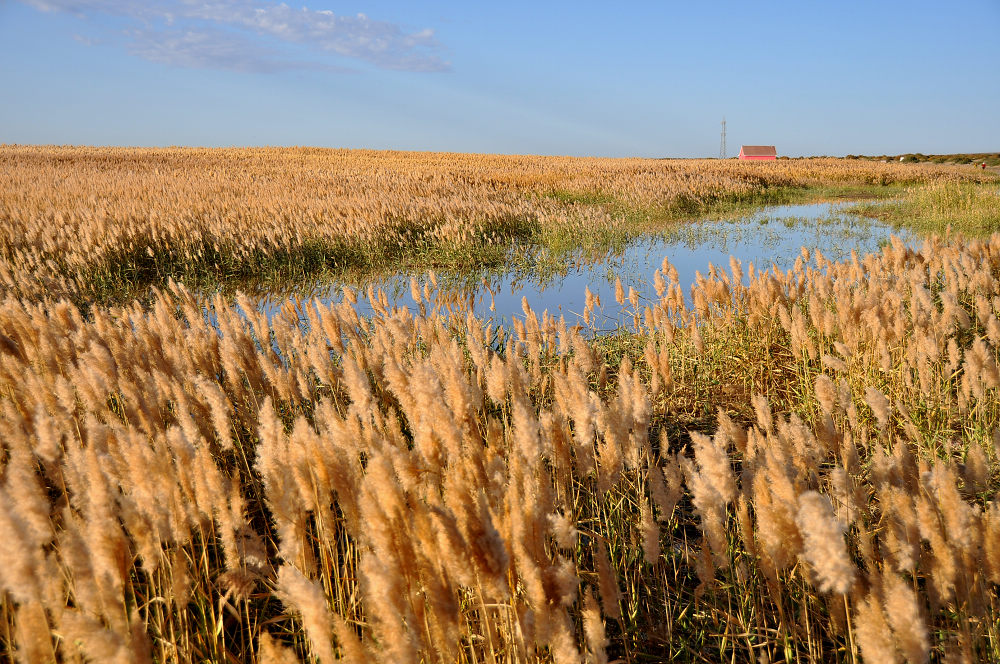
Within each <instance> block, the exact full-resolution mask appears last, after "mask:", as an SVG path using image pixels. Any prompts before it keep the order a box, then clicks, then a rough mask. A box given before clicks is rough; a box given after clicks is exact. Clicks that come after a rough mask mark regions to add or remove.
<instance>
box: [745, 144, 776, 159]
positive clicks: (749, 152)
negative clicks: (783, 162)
mask: <svg viewBox="0 0 1000 664" xmlns="http://www.w3.org/2000/svg"><path fill="white" fill-rule="evenodd" d="M777 158H778V151H777V150H775V149H774V146H773V145H743V146H740V159H752V160H754V161H764V160H767V161H774V160H775V159H777Z"/></svg>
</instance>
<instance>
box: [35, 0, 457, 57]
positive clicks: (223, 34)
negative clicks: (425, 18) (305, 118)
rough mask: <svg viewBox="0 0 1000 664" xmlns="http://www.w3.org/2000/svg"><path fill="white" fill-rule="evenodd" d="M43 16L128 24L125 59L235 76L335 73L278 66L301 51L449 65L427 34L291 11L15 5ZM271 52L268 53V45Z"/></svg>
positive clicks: (40, 0)
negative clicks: (286, 53)
mask: <svg viewBox="0 0 1000 664" xmlns="http://www.w3.org/2000/svg"><path fill="white" fill-rule="evenodd" d="M22 2H25V3H26V4H28V5H31V6H33V7H35V8H36V9H39V10H41V11H46V12H65V13H70V14H74V15H77V16H80V17H91V16H95V15H99V14H104V15H108V16H115V17H119V18H124V19H128V20H129V21H131V22H132V23H133V24H134V25H133V26H132V27H131V28H129V29H128V30H126V33H125V34H126V35H127V36H128V39H129V43H128V46H127V48H128V50H129V52H130V53H133V54H134V55H137V56H139V57H142V58H145V59H147V60H152V61H155V62H162V63H167V64H172V65H177V66H185V67H215V68H223V69H234V70H241V71H259V72H264V71H279V70H285V69H295V68H309V69H329V70H338V71H342V70H343V69H344V68H342V67H336V66H332V65H329V64H324V63H322V62H309V61H302V60H299V59H283V58H282V56H281V51H280V49H281V48H282V47H285V48H287V47H290V46H301V47H305V48H307V49H311V50H313V51H316V52H327V53H331V54H335V55H337V56H341V57H343V58H349V59H353V60H361V61H364V62H368V63H371V64H373V65H375V66H377V67H380V68H383V69H399V70H405V71H425V72H431V71H446V70H448V69H449V63H447V62H446V61H444V60H443V59H442V58H441V56H440V52H441V50H442V49H441V46H440V44H439V43H438V41H437V39H436V38H435V36H434V32H433V30H430V29H423V30H417V31H407V30H406V29H404V28H403V27H402V26H400V25H398V24H396V23H391V22H388V21H379V20H375V19H371V18H369V17H368V16H365V15H364V14H358V15H356V16H341V15H338V14H334V13H333V12H331V11H327V10H314V9H309V8H306V7H302V8H300V9H295V8H292V7H290V6H288V5H286V4H284V3H280V4H279V3H275V2H263V1H261V0H215V1H214V2H205V1H203V0H150V1H147V2H132V1H128V0H22ZM269 43H271V44H274V45H276V46H278V48H277V49H276V48H272V47H271V46H269V45H268V44H269Z"/></svg>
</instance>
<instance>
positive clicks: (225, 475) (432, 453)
mask: <svg viewBox="0 0 1000 664" xmlns="http://www.w3.org/2000/svg"><path fill="white" fill-rule="evenodd" d="M827 196H834V197H844V196H846V197H851V196H855V197H858V198H861V197H863V198H866V199H867V198H872V197H881V198H888V199H891V200H890V201H889V203H888V204H887V205H886V206H885V207H884V208H878V206H873V211H872V212H871V213H872V214H873V215H874V216H882V217H886V218H889V217H891V221H892V222H893V223H901V224H903V225H909V226H910V227H912V228H913V229H915V232H919V233H920V240H919V241H918V242H909V243H904V242H903V241H901V240H899V239H898V238H897V239H894V240H893V241H892V242H890V243H889V244H887V245H886V246H884V247H883V248H882V249H881V250H880V251H878V252H876V253H872V254H868V255H854V256H852V257H851V258H850V259H848V260H841V261H834V260H830V259H828V258H827V257H825V256H824V255H823V254H822V252H819V251H810V250H808V249H805V248H803V249H802V251H801V253H800V254H799V255H798V260H796V261H795V263H794V266H793V267H792V268H791V269H789V270H787V271H782V270H779V269H777V268H771V269H766V268H765V269H761V268H760V267H759V266H754V265H750V264H744V263H743V262H742V261H740V260H739V259H738V258H735V257H734V258H732V259H731V260H730V261H729V264H728V265H724V266H708V265H706V266H705V268H704V270H703V273H702V274H699V276H698V279H697V280H696V282H695V283H694V284H693V285H691V287H690V289H688V288H687V285H686V284H682V283H681V281H680V279H679V278H678V273H677V269H676V267H675V266H674V265H672V264H671V263H670V261H669V260H668V259H664V260H663V261H662V263H658V265H657V269H656V272H655V281H654V283H653V289H654V290H655V293H653V294H649V295H648V296H647V295H645V294H643V295H642V296H640V293H639V292H637V290H635V289H633V288H632V287H631V285H630V284H629V283H627V282H623V281H621V280H619V281H618V282H617V285H616V293H615V302H614V303H611V302H603V303H602V302H599V301H597V300H598V298H595V297H592V296H589V295H588V297H587V304H586V311H585V312H584V318H583V321H584V322H579V321H575V320H574V321H567V320H566V319H565V318H562V317H555V316H553V315H552V314H550V313H548V312H547V311H546V312H540V311H538V310H537V309H536V308H533V303H531V302H529V301H527V300H525V301H524V303H523V311H522V315H519V316H517V317H515V318H514V319H513V320H511V321H504V322H502V323H500V324H498V323H497V322H496V321H494V320H483V319H481V318H479V317H477V316H476V315H475V314H474V313H473V312H471V311H468V310H466V311H458V310H455V309H453V308H450V307H448V308H446V307H445V306H443V304H442V298H441V296H440V294H439V293H438V292H437V291H436V289H435V288H434V287H433V284H434V283H435V277H433V276H432V277H431V278H430V279H429V280H428V281H426V282H425V283H424V285H423V287H420V285H418V282H417V281H416V280H414V281H413V282H412V284H413V287H412V293H411V297H412V300H413V302H414V307H413V308H404V307H390V306H387V305H386V304H385V302H384V300H382V299H381V298H379V297H378V295H377V294H375V293H373V294H372V295H371V299H372V301H371V302H370V303H369V304H368V306H367V308H366V309H365V311H371V312H372V313H371V314H370V315H368V314H366V315H362V314H361V313H360V310H361V308H360V307H359V304H360V303H359V302H358V294H357V293H358V291H357V290H355V289H351V288H347V287H345V288H344V295H343V298H342V299H341V300H339V301H336V302H332V301H320V300H314V299H301V300H296V299H292V300H289V301H288V303H287V304H286V305H285V306H284V307H283V308H282V309H281V310H280V311H279V312H278V313H276V314H275V315H265V313H264V312H262V311H261V309H260V307H259V302H258V300H256V299H254V297H253V296H251V295H248V294H247V293H249V292H251V291H252V290H253V289H259V288H261V287H262V286H261V284H263V288H265V289H266V288H269V287H271V286H273V285H275V284H277V283H279V282H281V281H288V280H293V281H294V280H303V279H313V278H322V277H324V276H330V275H341V274H344V273H345V272H347V271H350V272H351V274H354V275H358V274H360V275H362V276H363V275H365V274H374V273H381V272H384V271H386V270H393V269H399V266H403V265H405V266H408V267H409V268H410V269H413V270H423V269H431V268H433V269H435V270H438V271H445V270H468V269H474V268H475V267H476V266H480V265H483V264H496V265H503V264H504V263H505V262H509V261H510V260H512V259H511V256H512V255H513V254H512V253H511V251H512V248H514V247H520V248H521V249H523V250H524V251H523V252H522V253H521V254H518V255H529V254H530V250H531V249H532V248H541V249H544V250H545V251H546V252H549V253H550V254H551V255H556V256H560V255H562V254H560V253H559V252H561V251H572V250H573V248H574V247H576V246H578V245H580V244H582V243H584V242H586V241H588V240H587V238H590V240H589V241H601V242H615V241H618V240H620V239H621V238H630V237H636V236H639V235H642V234H643V233H650V232H655V231H656V230H657V229H661V228H663V227H666V226H669V225H671V224H677V223H681V222H682V221H683V220H685V219H697V218H699V217H700V216H702V215H704V214H706V213H708V212H722V211H729V212H732V211H733V210H742V209H753V208H754V207H755V206H760V205H764V204H768V203H774V202H785V201H788V200H807V199H809V198H810V197H814V198H821V197H827ZM876 208H877V209H876ZM998 213H1000V177H998V176H996V175H995V174H992V173H989V172H983V171H982V170H981V169H980V170H976V169H973V168H971V167H963V166H944V165H935V164H912V163H898V162H897V163H880V162H873V161H865V160H845V159H805V160H782V161H776V162H770V163H740V162H737V161H732V160H728V161H722V160H677V161H671V160H645V159H584V158H555V157H531V156H491V155H463V154H437V153H406V152H374V151H348V150H320V149H305V148H295V149H191V148H172V149H125V148H83V147H36V146H0V224H2V227H3V229H4V235H3V237H2V238H0V659H4V660H17V661H22V662H31V663H34V662H177V663H180V662H253V663H257V662H262V663H263V662H288V663H292V662H319V663H321V664H327V663H330V662H336V661H344V662H386V663H397V662H398V663H405V662H413V663H418V662H424V663H428V664H430V663H440V664H450V663H453V662H455V663H457V662H462V663H466V662H468V663H475V664H479V663H487V662H488V663H501V662H502V663H508V662H511V663H513V662H544V663H547V662H556V663H560V664H561V663H564V662H565V663H582V662H588V663H591V662H592V663H603V664H606V663H609V662H628V663H636V664H638V663H642V662H668V661H678V662H721V661H725V662H755V663H757V662H767V663H771V662H796V663H798V662H851V663H853V662H870V663H882V662H900V663H902V662H908V663H910V664H914V663H920V662H980V661H992V662H1000V600H998V589H1000V368H998V365H1000V352H998V349H1000V228H997V224H998V221H997V220H998V219H1000V216H998ZM966 221H967V222H968V223H965V222H966ZM993 229H997V230H996V232H994V230H993ZM595 238H596V240H595ZM261 275H264V277H266V278H264V279H263V280H262V279H261ZM598 309H602V310H604V311H605V312H606V311H608V310H613V311H615V312H617V314H616V315H615V316H614V319H615V320H617V321H618V327H617V329H614V330H610V331H608V330H600V331H599V330H596V329H595V328H594V327H593V326H592V325H589V321H590V320H591V317H590V314H591V313H592V312H594V311H596V310H598Z"/></svg>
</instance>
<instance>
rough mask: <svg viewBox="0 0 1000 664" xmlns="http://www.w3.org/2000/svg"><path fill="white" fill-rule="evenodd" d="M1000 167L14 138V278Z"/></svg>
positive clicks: (344, 250)
mask: <svg viewBox="0 0 1000 664" xmlns="http://www.w3.org/2000/svg"><path fill="white" fill-rule="evenodd" d="M941 179H947V180H950V179H961V180H964V181H968V182H975V181H981V180H984V179H992V180H995V176H993V175H992V174H980V173H975V172H972V171H970V170H969V169H966V168H958V167H954V168H946V167H940V166H915V165H900V164H882V163H873V162H864V161H844V160H839V159H811V160H801V161H794V162H793V161H776V162H769V163H753V164H748V163H739V162H737V161H735V160H728V161H718V160H701V161H698V160H683V161H682V160H650V159H578V158H556V157H520V156H496V155H461V154H435V153H405V152H366V151H348V150H319V149H226V150H217V149H184V148H171V149H125V148H78V147H66V148H61V147H36V146H0V224H2V226H3V229H4V233H3V234H2V235H0V294H10V295H14V296H21V297H27V298H30V299H34V300H37V299H40V298H50V299H55V298H58V297H62V296H68V297H72V298H74V301H75V302H76V303H77V304H85V303H88V302H92V301H94V300H95V299H97V300H101V301H107V300H115V299H117V301H119V302H121V301H123V300H122V299H121V298H116V297H113V296H118V295H120V294H122V293H124V294H125V295H131V296H134V295H137V294H139V293H140V292H141V289H142V288H145V287H146V286H148V285H149V284H150V283H154V284H158V285H160V286H161V287H162V286H164V285H165V284H166V282H167V279H168V278H169V277H174V278H176V279H179V280H180V279H183V280H184V281H185V283H187V284H188V285H189V286H191V285H195V282H197V281H198V280H199V279H201V280H204V279H209V280H211V281H212V282H216V283H217V282H227V283H228V282H233V281H237V282H246V281H248V280H250V279H252V278H254V277H255V276H258V275H260V274H262V273H268V272H270V271H278V272H282V273H283V277H284V278H286V279H287V278H294V277H301V276H303V274H308V273H312V272H315V271H317V270H324V269H332V270H337V269H343V268H349V267H355V266H357V267H361V268H364V269H371V268H379V267H383V268H384V267H385V266H386V265H391V266H395V265H398V262H399V260H400V259H401V258H412V257H414V256H418V255H425V257H426V258H427V260H425V261H424V263H425V264H435V263H439V262H442V261H444V262H450V263H456V262H457V263H462V264H469V263H481V262H483V260H492V261H494V262H496V263H498V264H502V263H503V262H504V260H505V257H506V253H507V250H508V249H509V247H510V246H511V244H512V243H514V242H525V243H529V244H543V245H544V244H552V245H558V244H569V245H573V246H576V245H578V244H579V243H580V242H582V241H583V240H584V239H585V238H592V237H594V236H600V235H601V234H605V235H608V234H614V233H615V232H621V231H623V229H624V228H626V227H631V226H634V223H631V222H630V219H632V222H634V221H635V218H637V217H642V218H652V219H662V218H663V217H664V216H669V215H671V214H679V213H684V212H688V213H697V212H699V211H702V210H704V209H706V207H707V206H710V205H712V204H716V203H726V204H733V203H741V202H743V203H762V202H774V201H775V200H776V199H780V197H781V196H782V194H783V193H785V194H787V192H788V191H789V190H801V189H803V188H809V187H821V186H822V187H850V186H854V187H857V186H870V187H881V186H884V185H893V184H905V183H927V182H932V181H938V180H941Z"/></svg>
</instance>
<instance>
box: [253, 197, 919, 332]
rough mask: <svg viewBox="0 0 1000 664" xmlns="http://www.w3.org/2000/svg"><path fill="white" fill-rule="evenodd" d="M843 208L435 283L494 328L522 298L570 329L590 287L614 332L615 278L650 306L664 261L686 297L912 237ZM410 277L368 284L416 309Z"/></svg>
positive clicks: (813, 207)
mask: <svg viewBox="0 0 1000 664" xmlns="http://www.w3.org/2000/svg"><path fill="white" fill-rule="evenodd" d="M846 205H848V204H844V203H812V204H805V205H785V206H776V207H769V208H764V209H762V210H760V211H759V212H757V213H755V214H753V215H751V216H748V217H745V218H743V219H740V220H736V221H710V220H706V221H701V222H695V223H692V224H686V225H683V226H679V227H677V228H675V229H672V230H671V231H669V232H667V233H665V234H663V235H658V236H653V237H644V238H640V239H638V240H636V241H635V242H632V243H631V244H629V245H628V246H627V247H626V248H625V250H624V251H622V252H620V253H609V254H608V255H605V256H603V257H599V258H598V259H596V260H591V259H584V258H583V257H579V256H578V257H574V258H573V260H572V264H570V265H567V267H566V270H565V271H564V272H562V273H556V274H553V275H546V276H545V277H541V276H538V275H528V276H525V275H516V274H513V273H508V274H505V275H501V276H499V277H495V278H493V279H492V282H491V283H489V284H488V285H489V288H488V289H487V287H486V285H484V284H483V283H481V282H472V283H464V284H460V285H457V286H453V285H451V284H452V283H453V282H455V281H456V275H448V274H438V275H437V277H438V285H439V287H440V290H441V292H446V293H450V294H451V295H452V296H453V297H454V298H455V299H456V300H458V299H462V300H464V301H466V302H468V301H470V298H471V302H472V306H473V310H474V311H475V313H476V315H477V316H478V317H480V318H481V319H483V320H485V319H490V318H492V319H494V320H495V321H496V322H498V323H499V322H504V323H509V322H510V320H511V316H512V315H516V316H522V315H523V314H522V304H521V302H522V298H524V297H526V298H527V300H528V303H529V304H530V305H531V307H532V309H533V310H534V311H535V312H537V313H539V314H540V313H541V312H542V311H543V310H548V312H549V313H550V314H552V315H554V316H555V317H556V318H558V317H559V316H560V315H563V316H565V317H566V322H567V323H570V324H575V323H577V322H580V320H579V317H580V316H581V315H582V313H583V310H584V304H585V302H586V289H587V288H588V287H589V288H590V290H591V292H592V293H594V294H595V295H597V296H599V297H600V300H601V303H602V304H603V308H604V313H605V316H606V318H605V321H604V322H603V323H601V322H600V321H599V323H598V325H599V327H606V326H610V327H614V322H615V321H616V320H617V319H616V318H615V316H616V315H617V314H619V313H620V308H619V307H618V305H617V303H616V302H615V278H616V276H617V277H620V278H621V280H622V284H623V286H624V289H625V293H626V294H627V293H628V289H629V287H632V288H634V289H635V290H636V291H637V292H638V293H639V295H640V297H641V298H642V300H643V301H644V302H645V301H648V300H649V298H655V297H656V291H655V289H654V287H653V279H654V272H655V271H656V270H657V268H659V267H660V265H661V263H662V261H663V258H664V257H666V258H667V259H668V260H669V261H670V262H671V264H673V266H674V267H675V268H676V269H677V272H678V276H679V278H680V283H681V285H682V286H683V288H684V292H685V294H686V295H688V297H690V292H691V290H690V287H691V284H692V283H694V281H695V275H696V273H698V272H701V274H703V275H707V274H708V270H709V266H710V265H716V266H718V267H719V268H721V269H723V270H727V271H728V269H729V257H730V256H731V255H732V256H735V257H736V258H737V259H739V260H740V261H741V262H742V265H743V269H744V273H746V271H747V268H748V265H749V264H750V263H751V262H753V264H754V266H755V268H756V269H757V270H758V271H764V270H768V269H770V268H771V266H772V265H777V267H778V269H781V270H788V269H791V267H792V266H793V265H794V264H795V260H796V258H798V257H799V256H800V254H801V248H802V247H803V246H804V247H806V248H808V249H809V250H810V252H812V251H815V250H816V249H819V250H820V251H821V252H822V253H823V255H824V256H826V257H827V258H828V259H830V260H849V259H850V256H851V251H852V250H854V251H857V253H858V255H859V257H860V256H864V255H865V254H868V253H872V252H875V251H878V250H879V249H880V248H881V247H882V246H883V245H884V244H886V243H887V242H888V240H889V238H890V237H891V236H892V235H893V234H895V235H897V236H899V237H900V238H901V239H902V240H903V241H904V242H907V243H908V244H909V243H912V242H914V241H915V240H916V237H915V236H914V235H912V234H909V233H907V232H906V231H905V230H899V229H892V228H889V227H887V226H885V225H883V224H880V223H879V222H877V221H874V220H871V219H867V218H864V217H858V216H854V215H849V214H846V213H844V212H843V211H842V210H843V208H845V207H846ZM411 277H415V278H416V279H417V282H418V284H419V285H420V287H421V288H423V285H424V283H425V282H427V281H428V276H427V274H426V273H422V274H412V275H411V274H409V273H406V274H399V275H396V276H393V277H391V278H387V279H381V280H378V281H375V282H372V284H371V286H372V287H373V289H374V290H375V292H376V293H377V292H378V290H379V289H381V290H382V292H383V293H384V294H385V298H386V300H387V301H388V304H389V307H390V308H391V307H394V306H398V307H406V308H408V309H410V310H411V311H414V312H416V310H417V306H416V304H415V303H414V300H413V298H412V296H411V295H410V280H411ZM459 280H460V278H459ZM490 291H492V295H491V292H490ZM315 292H316V293H317V297H318V299H319V300H320V301H322V302H324V303H329V302H340V301H341V300H342V299H343V294H342V284H337V283H328V284H325V285H323V286H322V287H320V288H318V289H317V290H316V291H315ZM287 302H288V298H287V297H282V298H277V299H273V300H272V299H266V300H262V301H261V303H260V306H261V310H262V311H263V312H264V313H265V314H266V315H267V317H268V318H271V317H272V316H274V315H276V314H277V313H278V312H279V311H280V309H281V308H282V306H283V305H284V304H286V303H287ZM491 305H492V307H493V310H491ZM642 306H643V305H640V309H641V308H642ZM357 310H358V313H359V314H362V315H370V314H371V313H372V307H371V305H370V303H369V302H368V301H367V297H366V296H365V294H364V292H362V293H359V298H358V303H357ZM630 320H631V318H630Z"/></svg>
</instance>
